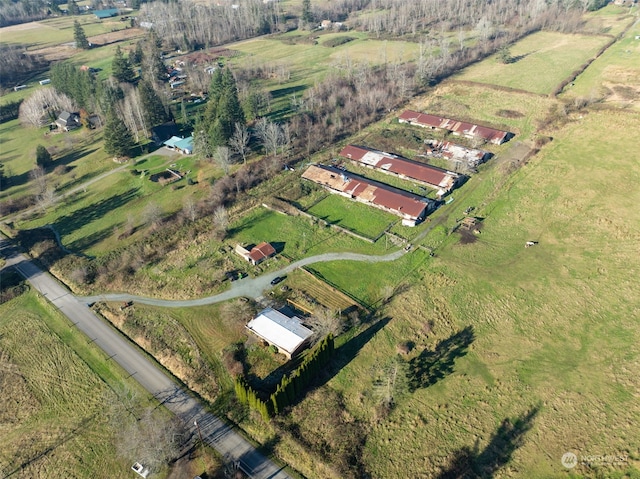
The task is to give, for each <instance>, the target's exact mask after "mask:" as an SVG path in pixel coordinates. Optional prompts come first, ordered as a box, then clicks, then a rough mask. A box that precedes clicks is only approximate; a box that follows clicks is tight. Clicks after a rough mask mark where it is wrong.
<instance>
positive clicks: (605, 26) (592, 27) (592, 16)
mask: <svg viewBox="0 0 640 479" xmlns="http://www.w3.org/2000/svg"><path fill="white" fill-rule="evenodd" d="M637 11H638V9H637V7H632V8H629V7H625V6H622V5H614V4H613V3H610V4H609V5H607V6H606V7H604V8H601V9H599V10H596V11H595V12H588V13H587V14H585V16H584V20H585V21H586V23H585V25H584V27H583V28H582V30H584V31H586V32H593V33H601V34H607V35H618V34H620V33H621V32H622V31H623V30H624V29H625V27H626V26H627V25H628V24H629V22H630V21H633V20H632V18H633V17H632V15H633V14H634V13H636V12H637Z"/></svg>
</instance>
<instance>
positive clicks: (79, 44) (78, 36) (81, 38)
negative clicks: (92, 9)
mask: <svg viewBox="0 0 640 479" xmlns="http://www.w3.org/2000/svg"><path fill="white" fill-rule="evenodd" d="M73 3H74V2H73ZM73 38H74V40H75V41H76V48H82V49H83V50H88V49H89V48H91V45H90V44H89V40H87V35H85V33H84V29H83V28H82V25H80V22H78V20H75V21H74V22H73Z"/></svg>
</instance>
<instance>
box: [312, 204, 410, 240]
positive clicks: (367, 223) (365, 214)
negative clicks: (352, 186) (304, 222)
mask: <svg viewBox="0 0 640 479" xmlns="http://www.w3.org/2000/svg"><path fill="white" fill-rule="evenodd" d="M307 212H308V213H311V214H312V215H314V216H315V217H317V218H320V219H323V220H325V221H327V222H329V223H331V224H336V225H338V226H341V227H343V228H346V229H348V230H350V231H353V232H355V233H358V234H360V235H363V236H365V237H367V238H376V237H378V236H379V235H380V234H381V233H382V232H383V231H384V230H385V228H387V227H388V226H389V225H390V224H392V223H395V222H397V217H396V216H394V215H392V214H391V213H387V212H386V211H382V210H379V209H377V208H374V207H372V206H368V205H365V204H362V203H358V202H356V201H352V200H349V199H347V198H343V197H342V196H339V195H329V196H327V197H326V198H324V199H323V200H322V201H320V202H319V203H316V204H315V205H313V207H312V208H310V209H309V210H307Z"/></svg>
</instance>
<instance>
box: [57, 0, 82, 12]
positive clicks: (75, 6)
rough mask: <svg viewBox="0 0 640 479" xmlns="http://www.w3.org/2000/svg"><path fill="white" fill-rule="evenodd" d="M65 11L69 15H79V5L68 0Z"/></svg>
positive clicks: (72, 0)
mask: <svg viewBox="0 0 640 479" xmlns="http://www.w3.org/2000/svg"><path fill="white" fill-rule="evenodd" d="M54 3H55V2H54ZM67 13H68V14H69V15H80V7H78V4H77V3H76V2H75V1H74V0H70V1H69V3H68V4H67Z"/></svg>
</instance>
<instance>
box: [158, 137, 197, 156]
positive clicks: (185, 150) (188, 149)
mask: <svg viewBox="0 0 640 479" xmlns="http://www.w3.org/2000/svg"><path fill="white" fill-rule="evenodd" d="M163 144H164V146H166V147H167V148H169V149H170V150H176V151H179V152H180V153H182V154H183V155H190V154H191V153H193V136H189V137H187V138H180V137H179V136H172V137H171V138H169V139H168V140H167V141H165V142H164V143H163Z"/></svg>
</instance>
